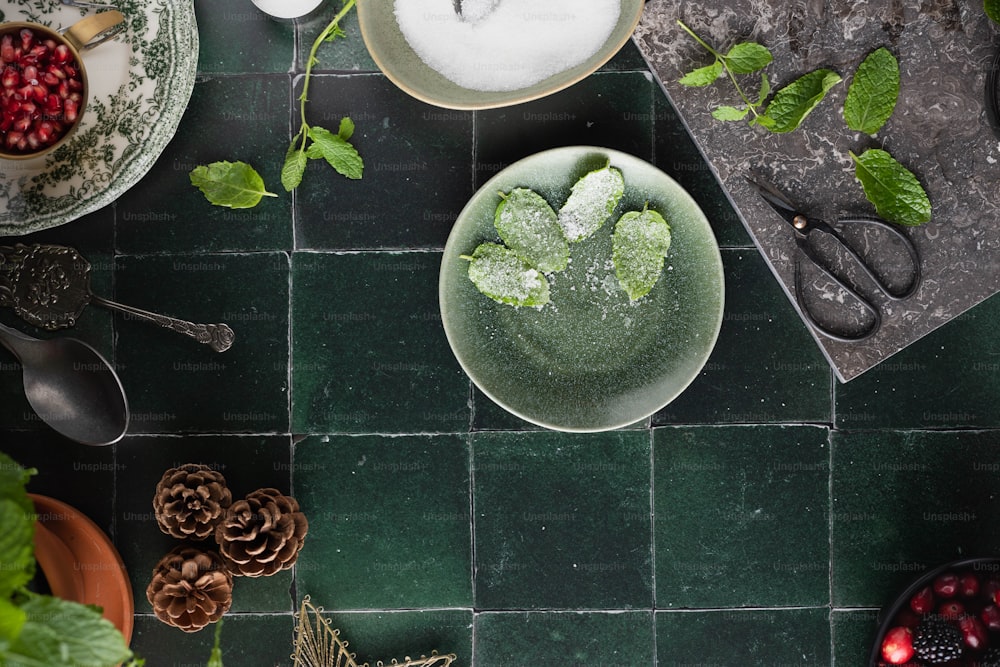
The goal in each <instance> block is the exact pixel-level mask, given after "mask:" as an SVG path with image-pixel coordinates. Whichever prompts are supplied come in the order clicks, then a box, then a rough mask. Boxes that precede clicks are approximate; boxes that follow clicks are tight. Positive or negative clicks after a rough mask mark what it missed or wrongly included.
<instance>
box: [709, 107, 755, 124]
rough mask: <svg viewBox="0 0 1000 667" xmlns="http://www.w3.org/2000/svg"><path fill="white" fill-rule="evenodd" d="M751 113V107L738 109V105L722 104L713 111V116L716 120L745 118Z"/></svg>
mask: <svg viewBox="0 0 1000 667" xmlns="http://www.w3.org/2000/svg"><path fill="white" fill-rule="evenodd" d="M748 113H750V107H746V108H744V109H738V108H736V107H730V106H721V107H717V108H716V109H714V110H713V111H712V118H714V119H715V120H723V121H731V120H743V119H744V118H746V117H747V114H748Z"/></svg>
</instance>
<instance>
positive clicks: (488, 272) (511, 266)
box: [462, 242, 549, 306]
mask: <svg viewBox="0 0 1000 667" xmlns="http://www.w3.org/2000/svg"><path fill="white" fill-rule="evenodd" d="M462 258H463V259H467V260H469V279H470V280H471V281H472V283H473V284H474V285H475V286H476V289H478V290H479V291H480V292H482V293H483V294H485V295H486V296H488V297H489V298H491V299H493V300H494V301H498V302H500V303H506V304H508V305H511V306H544V305H545V304H547V303H548V302H549V281H548V280H547V279H546V278H545V275H544V274H543V273H542V272H541V271H539V270H538V269H536V268H535V267H533V266H531V265H530V264H528V263H527V262H525V261H524V260H523V259H521V258H520V257H518V256H517V253H515V252H514V251H513V250H511V249H510V248H506V247H504V246H502V245H500V244H498V243H489V242H487V243H481V244H479V246H478V247H477V248H476V250H475V252H473V253H472V256H471V257H469V256H467V255H463V256H462Z"/></svg>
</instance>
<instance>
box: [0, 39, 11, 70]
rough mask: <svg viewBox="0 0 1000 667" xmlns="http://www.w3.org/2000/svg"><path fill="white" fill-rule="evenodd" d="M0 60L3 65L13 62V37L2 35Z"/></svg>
mask: <svg viewBox="0 0 1000 667" xmlns="http://www.w3.org/2000/svg"><path fill="white" fill-rule="evenodd" d="M0 60H3V61H4V62H5V63H12V62H14V37H13V36H12V35H9V34H7V35H4V36H3V38H2V39H0Z"/></svg>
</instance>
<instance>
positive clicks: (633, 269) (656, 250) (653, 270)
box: [611, 209, 670, 301]
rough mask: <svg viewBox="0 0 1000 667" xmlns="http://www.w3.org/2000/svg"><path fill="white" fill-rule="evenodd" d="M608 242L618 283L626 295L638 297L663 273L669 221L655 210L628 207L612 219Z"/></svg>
mask: <svg viewBox="0 0 1000 667" xmlns="http://www.w3.org/2000/svg"><path fill="white" fill-rule="evenodd" d="M611 242H612V250H611V257H612V260H613V261H614V264H615V275H616V276H617V277H618V283H619V284H620V285H621V286H622V289H624V290H625V292H626V293H628V297H629V299H631V300H632V301H635V300H636V299H641V298H642V297H644V296H646V295H647V294H649V291H650V290H652V289H653V286H654V285H656V281H657V280H659V279H660V274H661V273H663V260H664V257H666V255H667V251H668V250H669V249H670V225H669V224H667V221H666V220H664V219H663V216H661V215H660V214H659V213H657V212H656V211H653V210H650V209H644V210H643V211H630V212H628V213H626V214H625V215H623V216H622V217H621V218H619V220H618V222H617V223H615V231H614V234H612V237H611Z"/></svg>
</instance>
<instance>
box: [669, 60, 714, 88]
mask: <svg viewBox="0 0 1000 667" xmlns="http://www.w3.org/2000/svg"><path fill="white" fill-rule="evenodd" d="M720 76H722V61H721V60H716V61H715V62H714V63H712V64H711V65H706V66H705V67H699V68H698V69H696V70H691V71H690V72H688V73H687V74H685V75H684V76H682V77H681V78H680V79H679V80H678V81H677V83H679V84H681V85H682V86H689V87H691V88H698V87H701V86H707V85H709V84H711V83H713V82H714V81H715V80H716V79H718V78H719V77H720Z"/></svg>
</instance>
